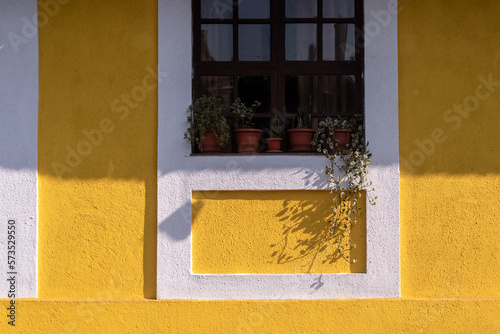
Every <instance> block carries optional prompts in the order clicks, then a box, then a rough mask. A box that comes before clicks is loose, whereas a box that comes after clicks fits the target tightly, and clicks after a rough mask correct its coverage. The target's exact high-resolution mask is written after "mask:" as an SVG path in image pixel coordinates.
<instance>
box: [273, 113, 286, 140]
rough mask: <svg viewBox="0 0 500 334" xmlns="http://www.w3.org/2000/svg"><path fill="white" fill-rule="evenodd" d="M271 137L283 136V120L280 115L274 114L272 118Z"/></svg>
mask: <svg viewBox="0 0 500 334" xmlns="http://www.w3.org/2000/svg"><path fill="white" fill-rule="evenodd" d="M270 130H271V138H281V132H282V130H283V129H282V128H281V122H280V120H279V118H278V115H274V117H273V119H272V120H271V129H270Z"/></svg>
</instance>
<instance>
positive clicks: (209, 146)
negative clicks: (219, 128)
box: [203, 130, 220, 153]
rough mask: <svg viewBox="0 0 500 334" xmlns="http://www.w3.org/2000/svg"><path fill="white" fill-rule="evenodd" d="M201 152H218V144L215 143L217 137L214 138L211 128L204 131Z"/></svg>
mask: <svg viewBox="0 0 500 334" xmlns="http://www.w3.org/2000/svg"><path fill="white" fill-rule="evenodd" d="M203 153H220V146H219V144H218V143H217V139H216V138H215V134H214V132H213V131H212V130H207V131H206V132H205V140H204V141H203Z"/></svg>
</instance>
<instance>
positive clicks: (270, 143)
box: [266, 115, 283, 153]
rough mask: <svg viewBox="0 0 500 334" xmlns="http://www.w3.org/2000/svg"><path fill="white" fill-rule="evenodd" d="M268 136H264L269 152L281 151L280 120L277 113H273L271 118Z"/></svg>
mask: <svg viewBox="0 0 500 334" xmlns="http://www.w3.org/2000/svg"><path fill="white" fill-rule="evenodd" d="M270 130H271V131H270V137H269V138H266V143H267V151H266V152H269V153H278V152H281V142H282V141H283V138H281V131H282V129H281V122H280V120H279V118H278V115H274V118H273V119H272V120H271V127H270Z"/></svg>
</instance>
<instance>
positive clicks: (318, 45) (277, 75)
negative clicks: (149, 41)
mask: <svg viewBox="0 0 500 334" xmlns="http://www.w3.org/2000/svg"><path fill="white" fill-rule="evenodd" d="M362 4H363V1H362V0H277V1H276V0H275V1H271V0H251V1H250V0H235V1H233V0H193V32H194V36H193V38H194V50H193V57H194V59H193V65H194V77H193V95H194V97H195V98H196V97H199V96H201V95H202V94H204V93H208V92H209V91H212V92H213V94H215V95H217V96H220V97H221V98H222V99H223V101H224V103H225V104H226V105H227V106H228V107H229V105H230V104H231V102H232V101H233V100H234V99H236V98H237V97H240V98H241V99H242V101H244V102H246V103H247V104H251V103H252V102H253V101H254V100H259V101H260V102H262V105H261V106H260V107H259V109H258V111H257V113H256V115H255V118H254V120H255V123H256V125H257V127H259V128H261V129H262V130H263V138H266V137H267V133H266V132H267V130H268V129H269V125H270V124H269V123H270V120H271V118H272V117H273V116H274V115H275V114H277V115H278V117H279V118H280V119H281V120H282V123H283V125H284V128H285V129H288V128H290V127H291V126H292V122H293V119H294V116H295V115H296V113H297V110H298V109H299V108H301V109H302V110H306V111H307V112H308V113H309V114H310V117H311V124H312V125H313V127H314V126H315V125H317V124H318V122H319V121H320V120H321V119H323V118H325V117H327V116H335V115H338V114H340V115H342V116H349V115H354V114H356V113H359V114H362V113H363V109H364V106H363V91H364V89H363V63H364V60H363V57H364V52H363V8H362ZM227 117H228V119H229V121H230V123H234V118H233V116H232V115H231V113H230V112H229V111H228V114H227ZM286 137H287V136H286V132H283V139H284V140H285V145H284V147H285V150H286V147H287V145H288V144H287V143H286V140H287V138H286ZM233 146H234V145H232V144H230V145H228V147H226V148H225V151H226V152H234V151H235V150H234V148H233Z"/></svg>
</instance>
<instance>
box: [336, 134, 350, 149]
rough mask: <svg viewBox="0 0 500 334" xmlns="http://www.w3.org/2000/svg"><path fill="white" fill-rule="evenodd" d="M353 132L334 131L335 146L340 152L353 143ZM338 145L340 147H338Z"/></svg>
mask: <svg viewBox="0 0 500 334" xmlns="http://www.w3.org/2000/svg"><path fill="white" fill-rule="evenodd" d="M351 132H352V130H349V129H334V130H333V138H332V141H333V144H334V145H335V147H336V148H337V149H338V150H345V149H346V146H347V144H349V143H350V141H351ZM337 144H338V146H337Z"/></svg>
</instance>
